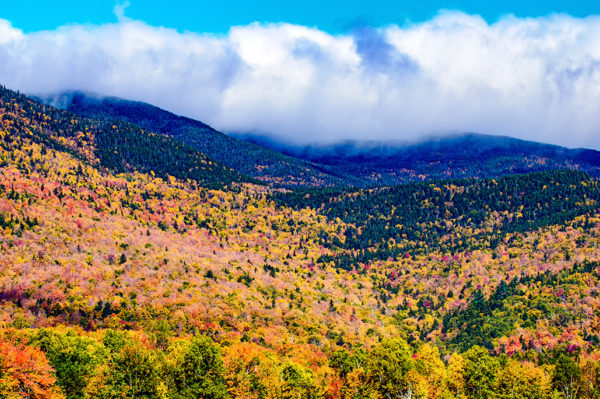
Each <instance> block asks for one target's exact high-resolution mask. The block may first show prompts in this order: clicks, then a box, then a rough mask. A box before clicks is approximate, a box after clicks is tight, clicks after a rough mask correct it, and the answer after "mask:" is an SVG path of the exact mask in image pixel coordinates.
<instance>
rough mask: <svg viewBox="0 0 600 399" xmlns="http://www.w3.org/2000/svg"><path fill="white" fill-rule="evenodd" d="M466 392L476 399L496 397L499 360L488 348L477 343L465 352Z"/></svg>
mask: <svg viewBox="0 0 600 399" xmlns="http://www.w3.org/2000/svg"><path fill="white" fill-rule="evenodd" d="M464 358H465V361H466V364H465V392H466V393H467V396H469V397H472V398H475V399H491V398H495V397H496V395H495V385H494V384H495V379H496V371H497V370H498V367H499V364H498V360H497V359H495V358H493V357H492V356H490V353H489V352H488V350H487V349H485V348H483V347H481V346H478V345H475V346H474V347H472V348H471V349H469V350H468V351H467V352H466V353H465V354H464Z"/></svg>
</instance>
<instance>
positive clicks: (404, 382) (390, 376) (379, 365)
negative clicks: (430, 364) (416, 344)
mask: <svg viewBox="0 0 600 399" xmlns="http://www.w3.org/2000/svg"><path fill="white" fill-rule="evenodd" d="M414 368H415V364H414V360H413V358H412V351H411V350H410V347H409V346H408V344H407V343H406V341H404V340H403V339H401V338H393V339H386V340H384V341H383V342H382V343H381V344H379V345H378V346H377V347H375V348H374V349H373V350H372V351H371V353H370V354H369V356H368V358H367V364H366V370H367V372H366V379H367V382H368V383H369V384H370V385H372V386H373V387H374V389H375V390H376V391H377V392H379V394H380V395H381V396H382V397H384V398H388V397H391V398H401V397H404V396H410V395H411V393H412V392H413V391H414V387H413V386H412V385H411V383H410V382H409V380H408V378H407V377H408V372H409V371H410V370H413V369H414Z"/></svg>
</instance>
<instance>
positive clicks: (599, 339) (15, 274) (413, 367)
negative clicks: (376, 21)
mask: <svg viewBox="0 0 600 399" xmlns="http://www.w3.org/2000/svg"><path fill="white" fill-rule="evenodd" d="M115 126H116V128H115V129H116V131H117V132H118V133H119V134H121V136H120V137H121V138H122V139H128V138H129V137H130V136H129V134H130V133H131V132H133V133H134V134H136V135H137V134H139V135H142V136H144V137H145V135H146V134H148V133H146V132H145V131H142V130H139V128H137V127H134V126H133V125H129V124H128V125H126V126H125V127H120V126H121V125H120V124H116V125H115ZM86 127H87V130H86ZM111 129H113V128H112V122H111V124H109V125H104V122H103V121H95V120H91V119H80V118H76V117H75V116H74V115H73V114H71V113H68V112H64V111H58V110H56V109H54V108H52V107H43V106H41V105H40V104H38V103H35V102H31V101H30V100H29V99H27V98H25V97H23V96H21V95H18V94H16V93H13V92H10V91H7V90H5V91H3V92H2V96H0V373H1V375H2V381H1V383H0V396H7V397H21V396H23V390H21V391H19V388H21V385H19V381H25V382H26V383H28V384H31V383H32V380H31V379H28V378H27V377H28V376H29V375H28V373H31V374H34V376H35V375H36V372H37V375H38V376H39V375H40V373H41V375H42V377H43V378H41V379H40V378H38V379H37V380H34V382H35V381H40V380H41V381H42V383H43V387H44V388H48V387H50V386H52V385H53V384H54V381H55V380H56V385H58V386H57V387H54V388H56V389H57V390H60V392H58V393H54V392H52V393H49V394H42V393H40V395H39V396H38V397H52V398H57V399H58V398H63V397H67V398H69V399H71V398H73V399H75V398H81V397H90V398H107V397H115V396H123V395H126V396H127V397H140V393H139V392H140V390H139V387H140V386H142V387H143V388H144V392H145V394H144V395H143V396H144V397H152V398H155V397H156V398H180V397H206V398H208V397H213V398H216V397H218V398H228V397H229V398H252V399H258V398H265V399H278V398H314V399H317V398H318V399H333V398H382V397H386V395H387V396H390V390H391V389H394V390H395V391H394V392H393V395H394V396H395V397H402V396H404V394H405V392H408V393H412V392H415V394H414V397H419V398H425V397H427V398H452V397H457V395H455V393H456V392H459V393H460V394H459V395H458V397H461V398H469V399H471V398H473V399H475V398H480V397H482V395H481V389H486V390H487V392H493V393H496V392H497V393H498V397H507V398H508V397H514V396H516V393H518V395H517V396H519V397H535V398H548V397H560V392H564V390H565V389H566V388H568V389H572V388H573V386H575V387H576V388H577V389H580V390H581V392H587V393H585V394H582V395H581V396H580V397H582V398H585V399H588V398H589V399H593V398H595V397H597V395H596V393H595V391H594V390H595V387H597V385H595V384H597V381H598V377H599V376H600V371H599V368H598V351H599V348H600V346H599V344H600V333H599V331H600V319H599V318H598V314H600V298H599V297H598V292H600V262H599V261H600V213H599V210H600V206H599V200H600V189H599V187H598V181H597V180H596V179H593V178H591V177H590V176H589V175H587V174H585V173H581V172H576V171H551V172H542V173H534V174H525V175H515V176H509V177H506V178H502V179H467V180H443V181H432V182H426V183H418V184H416V183H414V184H410V185H406V186H398V187H378V188H372V189H322V188H321V189H312V190H304V191H300V190H298V191H295V192H289V191H286V192H283V190H275V189H273V188H271V187H269V186H264V185H255V184H252V183H239V182H237V184H234V185H233V186H234V187H231V186H232V185H231V184H228V185H227V187H225V186H223V188H222V189H209V188H207V187H204V186H202V185H200V184H198V182H197V181H194V180H192V179H191V178H189V177H188V176H181V177H180V178H177V177H174V175H173V173H171V172H172V170H171V168H173V170H174V171H177V170H178V169H177V167H178V165H177V164H176V163H169V162H167V163H165V164H164V165H163V166H162V169H161V170H162V173H164V178H161V177H159V176H157V175H156V174H153V173H150V172H147V173H144V171H143V170H142V169H144V168H147V165H146V164H144V163H141V161H140V162H131V163H127V164H125V167H126V168H127V169H126V170H124V171H123V170H117V168H113V167H110V168H109V167H108V166H107V165H106V164H105V163H104V161H103V160H102V159H103V158H102V157H101V156H98V155H97V154H98V151H99V147H98V146H99V144H98V143H99V142H98V137H102V136H103V135H109V137H110V135H111V134H112V133H110V132H111V131H112V130H111ZM136 129H137V130H136ZM150 137H153V136H152V135H151V136H150ZM162 139H163V140H167V141H165V143H168V142H169V141H168V140H170V139H169V138H168V137H163V138H162ZM149 143H150V144H152V143H154V141H152V140H149ZM161 143H162V141H161ZM119 144H120V143H119V141H115V146H116V147H115V149H120V148H123V147H119V146H118V145H119ZM100 148H102V146H100ZM131 150H132V151H135V147H133V148H132V149H131ZM133 155H135V154H133ZM118 159H123V160H125V159H133V160H135V157H134V156H131V154H129V155H128V154H124V155H122V156H120V158H118ZM167 160H168V158H167ZM117 172H119V173H117ZM219 188H220V187H219ZM17 354H19V356H17ZM28 356H29V357H28ZM44 356H45V357H47V359H46V358H45V357H44ZM46 360H47V361H46ZM19 362H20V364H19ZM32 364H33V365H34V366H36V365H38V366H39V365H41V366H44V367H38V368H37V369H36V368H33V369H32V367H31V365H32ZM50 365H51V366H52V367H53V368H54V369H51V368H50V367H49V366H50ZM398 365H400V366H401V367H398ZM23 366H27V367H23ZM482 369H484V371H485V373H486V374H485V379H484V380H482V379H481V375H482V374H481V370H482ZM198 370H202V373H199V372H198ZM206 375H209V376H210V378H205V376H206ZM565 376H566V377H565ZM11 378H12V379H19V378H20V379H21V380H18V381H16V382H15V381H13V380H12V379H11ZM203 378H204V380H202V379H203ZM565 378H568V380H565ZM189 379H194V380H193V381H194V384H195V385H194V387H193V389H194V390H192V388H188V386H189V384H182V383H181V381H185V382H186V383H187V382H188V381H189ZM198 379H200V381H199V382H198ZM382 381H383V382H384V383H382ZM389 381H391V382H389ZM565 381H566V382H565ZM388 382H389V384H388ZM467 382H468V384H467ZM565 384H567V385H565ZM481 387H483V388H481ZM565 387H566V388H565ZM13 388H14V390H13V391H8V393H7V390H9V389H13ZM404 389H407V391H402V390H404ZM413 389H414V391H413ZM586 389H587V391H586ZM40 392H41V390H40ZM206 392H208V393H206ZM63 394H64V395H63ZM30 396H31V395H30ZM32 397H33V396H32Z"/></svg>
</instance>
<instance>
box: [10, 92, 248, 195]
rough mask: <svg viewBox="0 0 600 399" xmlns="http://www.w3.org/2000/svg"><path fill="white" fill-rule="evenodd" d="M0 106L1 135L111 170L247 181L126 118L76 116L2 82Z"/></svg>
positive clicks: (213, 182) (219, 182)
mask: <svg viewBox="0 0 600 399" xmlns="http://www.w3.org/2000/svg"><path fill="white" fill-rule="evenodd" d="M0 107H2V121H3V123H4V126H5V128H6V131H7V133H8V138H7V140H8V139H10V140H17V139H19V138H23V137H28V138H30V139H32V140H35V141H36V142H37V143H40V144H43V145H44V146H45V147H44V148H53V149H57V150H64V151H68V152H69V153H71V154H73V155H75V156H77V157H78V158H80V159H83V160H86V161H87V162H90V163H92V164H95V165H98V166H102V167H106V168H109V169H111V170H113V171H114V172H117V173H119V172H133V171H138V172H146V173H149V172H153V173H155V174H157V175H159V176H161V177H167V176H169V175H170V176H174V177H177V178H181V179H191V180H194V181H195V182H197V183H198V184H200V185H202V186H206V187H223V186H225V185H228V184H231V183H232V182H248V181H251V179H250V178H249V177H247V176H244V175H241V174H239V173H237V172H235V171H233V170H231V169H229V168H227V167H225V166H224V165H221V164H219V163H218V162H215V161H214V160H212V159H211V158H209V157H207V156H206V155H204V154H203V153H201V152H199V151H197V150H195V149H193V148H191V147H190V146H187V145H185V144H182V143H180V142H179V141H176V140H173V139H171V138H169V137H166V136H163V135H157V134H155V133H152V132H148V131H145V130H143V129H141V128H139V127H137V126H135V125H132V124H131V123H127V122H108V121H99V120H94V119H88V118H81V117H78V116H77V115H75V114H73V113H71V112H68V111H60V110H58V109H56V108H54V107H51V106H46V105H42V104H41V103H39V102H37V101H34V100H31V99H29V98H27V97H25V96H23V95H21V94H18V93H15V92H13V91H10V90H8V89H6V88H4V87H0Z"/></svg>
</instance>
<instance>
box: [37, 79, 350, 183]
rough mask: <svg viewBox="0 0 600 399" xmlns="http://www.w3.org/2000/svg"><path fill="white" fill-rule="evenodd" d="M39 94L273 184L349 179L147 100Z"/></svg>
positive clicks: (75, 111) (90, 115)
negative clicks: (160, 137) (178, 144)
mask: <svg viewBox="0 0 600 399" xmlns="http://www.w3.org/2000/svg"><path fill="white" fill-rule="evenodd" d="M40 99H41V100H42V101H43V102H45V103H48V104H52V105H54V106H57V107H59V108H61V109H64V110H67V111H70V112H73V113H75V114H77V115H80V116H83V117H89V118H94V119H100V120H104V121H115V120H118V121H126V122H129V123H132V124H135V125H137V126H140V127H142V128H143V129H145V130H148V131H151V132H155V133H159V134H163V135H166V136H169V137H172V138H174V139H176V140H178V141H180V142H181V143H184V144H186V145H188V146H190V147H192V148H194V149H196V150H198V151H200V152H202V153H204V154H206V155H208V156H209V157H211V158H213V159H215V160H217V161H218V162H220V163H222V164H224V165H227V166H228V167H230V168H232V169H234V170H236V171H237V172H239V173H241V174H244V175H247V176H252V177H254V178H256V179H259V180H261V181H264V182H268V183H272V184H275V185H282V186H287V187H294V186H309V187H310V186H333V185H348V184H352V183H353V179H352V178H345V177H339V176H337V175H336V174H335V173H324V172H323V171H321V170H319V166H318V165H315V164H313V163H312V162H309V161H306V160H302V159H298V158H294V157H291V156H287V155H284V154H281V153H279V152H276V151H273V150H270V149H267V148H265V147H262V146H260V145H257V144H254V143H250V142H246V141H243V140H237V139H235V138H233V137H230V136H227V135H225V134H223V133H221V132H219V131H217V130H215V129H213V128H212V127H210V126H208V125H207V124H205V123H202V122H199V121H196V120H193V119H190V118H186V117H182V116H178V115H175V114H172V113H170V112H167V111H165V110H162V109H160V108H158V107H155V106H153V105H150V104H146V103H142V102H136V101H128V100H123V99H120V98H115V97H102V96H96V95H91V94H86V93H83V92H77V91H74V92H63V93H59V94H55V95H49V96H43V97H40ZM356 183H357V184H358V183H359V182H358V181H357V182H356Z"/></svg>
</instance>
